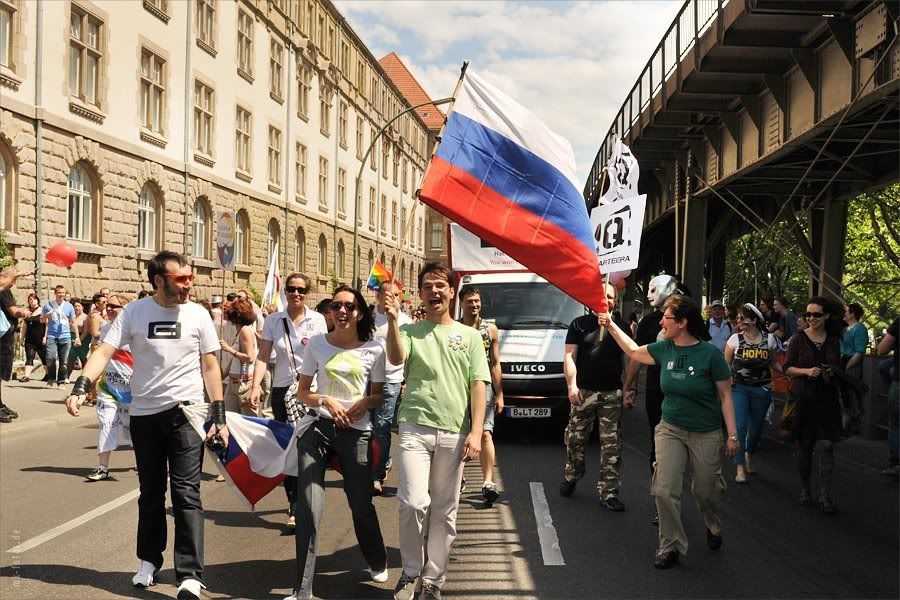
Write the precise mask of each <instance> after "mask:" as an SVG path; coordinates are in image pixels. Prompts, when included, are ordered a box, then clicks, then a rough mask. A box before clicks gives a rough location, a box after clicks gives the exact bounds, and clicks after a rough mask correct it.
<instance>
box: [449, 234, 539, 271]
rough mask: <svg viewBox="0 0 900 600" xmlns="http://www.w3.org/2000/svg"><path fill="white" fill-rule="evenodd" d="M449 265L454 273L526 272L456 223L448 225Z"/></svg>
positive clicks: (502, 253)
mask: <svg viewBox="0 0 900 600" xmlns="http://www.w3.org/2000/svg"><path fill="white" fill-rule="evenodd" d="M450 264H451V266H452V267H453V270H454V271H476V272H481V271H527V270H528V269H526V268H525V267H523V266H522V265H521V264H519V263H518V262H516V261H514V260H513V259H512V258H510V257H509V255H507V254H506V253H505V252H503V251H502V250H498V249H497V248H496V247H494V246H492V245H491V244H489V243H487V242H485V241H483V240H481V239H480V238H479V237H478V236H477V235H475V234H474V233H472V232H470V231H467V230H465V229H463V228H462V227H461V226H460V225H457V224H456V223H451V224H450Z"/></svg>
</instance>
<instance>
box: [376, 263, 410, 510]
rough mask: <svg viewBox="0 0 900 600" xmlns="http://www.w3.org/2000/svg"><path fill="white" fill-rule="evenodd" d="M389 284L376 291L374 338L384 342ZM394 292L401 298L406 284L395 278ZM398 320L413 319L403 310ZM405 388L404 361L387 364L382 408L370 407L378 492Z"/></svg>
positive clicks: (386, 464)
mask: <svg viewBox="0 0 900 600" xmlns="http://www.w3.org/2000/svg"><path fill="white" fill-rule="evenodd" d="M387 286H388V284H386V283H385V284H383V285H382V286H381V287H382V289H379V290H378V294H377V295H376V299H377V301H376V303H375V310H374V311H372V313H373V314H374V315H375V333H374V336H373V337H374V339H375V341H377V342H378V343H379V344H381V345H382V346H384V345H385V341H386V340H387V329H388V324H387V315H386V312H385V306H386V300H385V297H386V295H385V289H386V288H387ZM392 291H393V293H394V294H395V297H397V298H400V297H401V295H402V294H403V288H401V287H400V283H399V282H396V281H395V282H394V285H393V288H392ZM397 322H398V323H399V324H400V325H406V324H407V323H412V319H410V318H409V316H408V315H407V314H406V313H403V312H401V313H400V314H399V315H397ZM402 389H403V365H392V364H388V365H387V366H386V368H385V381H384V391H383V396H384V404H382V405H381V407H379V408H373V409H372V410H371V413H372V414H371V417H372V441H373V445H374V447H375V448H376V449H377V450H376V452H375V454H374V459H373V460H374V462H375V464H373V465H372V486H373V492H374V494H375V495H376V496H380V495H381V494H382V493H383V485H384V478H385V477H387V472H388V470H389V469H390V464H391V425H392V424H393V422H394V415H396V413H397V403H398V402H399V401H400V392H401V390H402Z"/></svg>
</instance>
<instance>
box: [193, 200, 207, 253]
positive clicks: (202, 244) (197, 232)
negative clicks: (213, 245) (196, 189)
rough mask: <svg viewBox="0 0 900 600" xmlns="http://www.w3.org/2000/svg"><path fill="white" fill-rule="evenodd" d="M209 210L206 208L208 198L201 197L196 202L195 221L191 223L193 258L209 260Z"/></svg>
mask: <svg viewBox="0 0 900 600" xmlns="http://www.w3.org/2000/svg"><path fill="white" fill-rule="evenodd" d="M208 231H209V210H208V209H207V208H206V198H205V197H200V198H198V199H197V201H196V202H194V220H193V222H192V223H191V236H192V238H193V239H192V243H193V245H192V246H191V256H193V257H194V258H208V251H207V248H208V247H209V244H208V241H209V236H208V235H207V233H208Z"/></svg>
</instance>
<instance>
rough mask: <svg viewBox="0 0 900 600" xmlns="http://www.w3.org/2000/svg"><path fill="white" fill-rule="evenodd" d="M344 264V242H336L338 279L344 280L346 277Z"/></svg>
mask: <svg viewBox="0 0 900 600" xmlns="http://www.w3.org/2000/svg"><path fill="white" fill-rule="evenodd" d="M346 262H347V251H346V249H345V248H344V240H338V251H337V276H338V278H339V279H344V278H345V277H346V276H347V267H346V265H345V264H344V263H346Z"/></svg>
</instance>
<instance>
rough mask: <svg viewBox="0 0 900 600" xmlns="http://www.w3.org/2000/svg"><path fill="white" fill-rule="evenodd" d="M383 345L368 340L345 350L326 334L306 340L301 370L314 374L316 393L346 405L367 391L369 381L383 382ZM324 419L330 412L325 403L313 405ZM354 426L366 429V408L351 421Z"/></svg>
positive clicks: (369, 421) (370, 422) (367, 414)
mask: <svg viewBox="0 0 900 600" xmlns="http://www.w3.org/2000/svg"><path fill="white" fill-rule="evenodd" d="M384 359H385V356H384V347H383V346H382V345H381V344H379V343H378V342H376V341H375V340H369V341H368V342H366V343H365V344H363V345H362V346H360V347H359V348H353V349H352V350H346V349H344V348H338V347H337V346H332V345H331V344H329V343H328V340H327V339H326V337H325V335H317V336H315V337H313V338H311V339H310V340H309V344H307V346H306V356H305V357H304V359H303V367H301V369H300V373H301V374H303V375H308V376H313V375H315V377H316V385H317V390H318V393H320V394H325V395H326V396H331V397H332V398H334V399H335V400H337V401H338V402H340V403H341V405H342V406H343V407H344V409H349V408H350V407H351V406H353V404H354V403H355V402H356V401H357V400H359V399H360V398H362V397H363V396H364V395H365V393H366V385H367V384H368V382H369V381H372V382H374V383H384ZM313 410H316V411H318V412H319V415H320V416H322V417H325V418H327V419H330V418H331V413H330V412H328V409H327V408H325V407H324V406H320V407H317V408H314V409H313ZM350 426H351V427H352V428H353V429H359V430H360V431H369V430H370V429H372V421H371V419H370V418H369V411H368V410H367V411H365V412H364V413H363V416H362V417H360V419H359V420H358V421H354V422H353V423H351V424H350Z"/></svg>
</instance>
